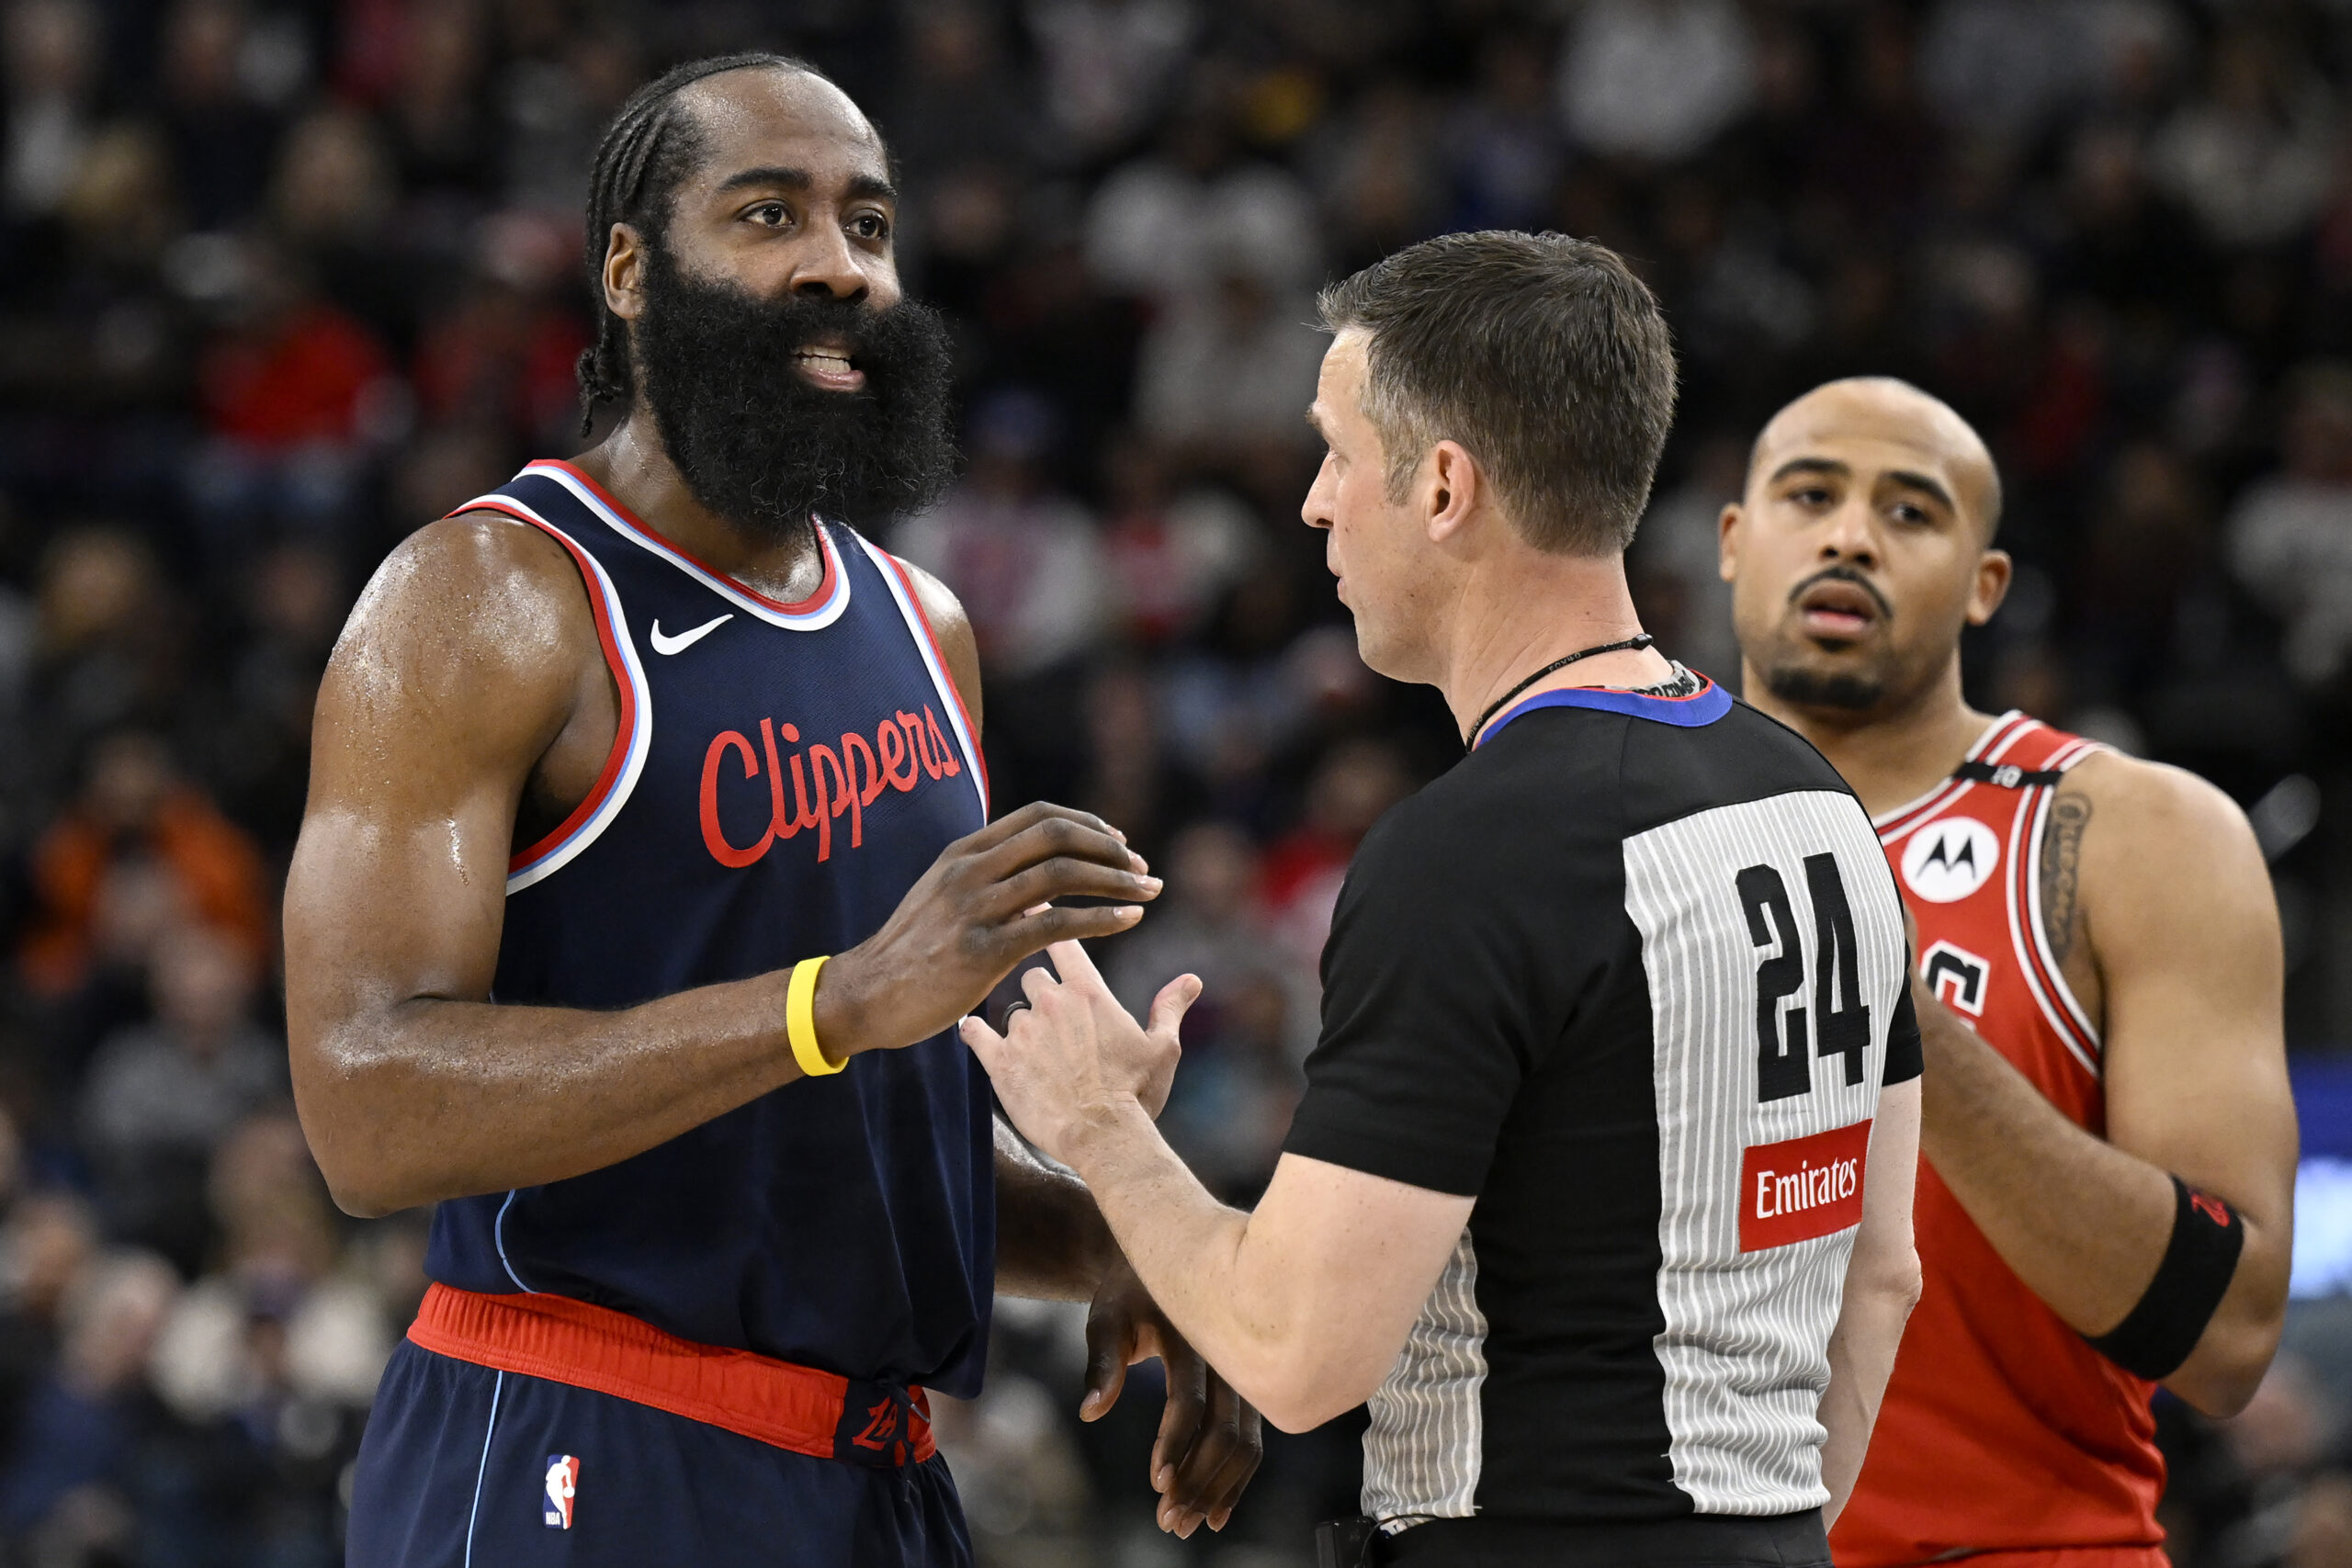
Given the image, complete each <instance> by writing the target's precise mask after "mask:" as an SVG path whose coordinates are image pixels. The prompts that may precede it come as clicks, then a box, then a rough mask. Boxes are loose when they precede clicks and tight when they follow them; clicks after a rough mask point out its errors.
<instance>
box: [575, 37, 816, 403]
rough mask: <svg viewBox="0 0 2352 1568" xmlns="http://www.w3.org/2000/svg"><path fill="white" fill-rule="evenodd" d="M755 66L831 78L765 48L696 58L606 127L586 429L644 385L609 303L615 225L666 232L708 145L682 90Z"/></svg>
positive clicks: (596, 209)
mask: <svg viewBox="0 0 2352 1568" xmlns="http://www.w3.org/2000/svg"><path fill="white" fill-rule="evenodd" d="M747 69H758V70H768V71H788V72H792V73H796V74H799V75H804V76H816V77H819V78H820V79H829V78H825V76H824V73H822V72H820V71H819V70H818V69H817V68H816V67H815V66H813V65H811V64H809V62H807V61H805V60H795V59H794V58H792V56H790V55H788V54H771V53H767V52H765V51H758V52H752V53H747V54H718V55H713V56H711V57H710V58H708V59H707V60H690V61H688V62H685V63H684V64H683V65H677V66H673V67H672V68H671V69H669V70H668V71H665V72H663V73H662V74H661V75H659V76H657V77H655V78H654V79H653V80H652V81H650V82H648V83H647V84H645V85H643V86H641V87H639V89H638V90H637V91H636V92H634V93H631V94H630V95H629V96H628V102H627V103H624V104H623V105H621V107H620V111H619V112H618V113H617V114H616V115H614V116H613V121H612V123H611V124H610V125H608V126H606V127H605V136H604V140H603V141H599V142H598V143H597V144H596V163H595V168H594V172H593V173H592V174H591V175H589V179H588V232H587V235H586V240H585V244H584V247H583V249H584V254H585V256H586V260H587V264H588V293H589V297H590V298H591V299H594V301H595V306H596V337H595V342H594V344H591V345H590V346H589V347H587V348H584V349H582V350H581V353H580V361H579V365H578V367H577V374H578V376H579V378H580V434H582V435H586V434H588V432H589V428H590V426H591V425H592V424H593V423H594V420H595V415H596V405H597V404H598V403H602V402H617V403H626V402H628V400H629V399H630V397H631V396H633V395H634V394H635V392H636V390H637V377H636V372H635V371H634V369H633V368H632V367H630V365H629V359H628V327H627V325H626V324H625V323H624V322H623V321H621V319H620V318H619V317H618V316H616V315H614V314H613V312H612V309H611V307H609V306H607V305H606V304H605V248H606V246H607V245H609V244H610V243H611V236H612V231H613V225H614V224H616V223H627V224H628V225H629V226H631V227H632V228H634V229H636V230H637V231H639V232H640V233H642V234H645V235H646V236H648V237H649V238H657V239H658V238H659V237H660V235H661V232H662V230H663V229H664V228H665V227H666V226H667V225H668V223H669V219H670V204H671V198H672V197H674V196H675V195H676V194H677V188H678V182H679V181H680V180H682V179H684V177H685V175H686V172H687V171H688V170H689V169H691V168H692V167H693V166H694V161H695V154H696V153H698V152H700V151H701V150H702V128H701V126H700V125H698V124H697V123H695V118H694V117H693V116H692V115H689V114H684V113H681V112H679V109H678V107H677V97H678V93H679V91H680V90H681V89H682V88H684V87H688V86H691V85H694V84H695V83H696V82H699V81H701V80H702V79H703V78H704V77H706V76H716V75H718V73H720V72H722V71H741V70H747Z"/></svg>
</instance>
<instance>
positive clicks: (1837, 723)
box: [1741, 657, 1993, 817]
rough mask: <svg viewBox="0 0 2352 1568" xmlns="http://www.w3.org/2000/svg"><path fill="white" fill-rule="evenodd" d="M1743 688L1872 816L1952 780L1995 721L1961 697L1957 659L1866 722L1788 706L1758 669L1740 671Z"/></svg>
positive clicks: (1828, 711)
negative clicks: (1811, 748) (1825, 762)
mask: <svg viewBox="0 0 2352 1568" xmlns="http://www.w3.org/2000/svg"><path fill="white" fill-rule="evenodd" d="M1741 685H1742V687H1743V695H1744V696H1745V698H1746V700H1747V701H1748V702H1749V703H1752V704H1753V705H1756V706H1757V707H1758V708H1761V709H1762V710H1763V711H1764V712H1766V713H1768V714H1770V715H1771V716H1773V717H1774V718H1777V719H1779V720H1780V721H1781V723H1782V724H1785V725H1787V726H1788V727H1789V728H1792V729H1793V730H1795V731H1796V732H1797V733H1798V734H1800V735H1802V736H1804V738H1805V739H1807V740H1810V741H1812V742H1813V743H1814V745H1815V746H1816V747H1818V748H1819V749H1820V751H1821V754H1822V755H1823V756H1825V757H1826V758H1828V759H1829V764H1830V766H1832V767H1834V768H1836V769H1837V770H1838V773H1839V774H1840V775H1842V776H1843V777H1844V779H1845V781H1846V782H1847V783H1848V784H1851V785H1852V786H1853V788H1854V793H1855V794H1856V795H1860V797H1861V801H1862V807H1863V809H1865V810H1866V811H1868V812H1869V813H1870V814H1871V816H1873V817H1879V816H1883V815H1884V814H1885V813H1887V812H1889V811H1893V810H1895V809H1896V808H1898V807H1903V806H1905V805H1908V804H1909V803H1910V802H1912V801H1914V800H1917V799H1918V798H1919V797H1920V796H1921V795H1926V794H1927V793H1928V791H1930V790H1932V789H1934V788H1935V787H1936V785H1938V784H1941V783H1942V782H1943V781H1944V780H1945V779H1947V778H1950V777H1951V773H1952V770H1953V769H1955V768H1957V767H1959V766H1960V764H1961V763H1962V761H1965V760H1966V759H1967V756H1968V749H1969V748H1970V747H1972V746H1973V745H1975V744H1976V741H1977V739H1978V738H1979V737H1980V736H1982V735H1983V734H1984V733H1985V726H1987V725H1989V724H1991V723H1992V722H1993V719H1992V716H1991V715H1989V714H1982V713H1979V712H1977V711H1976V710H1975V709H1974V708H1972V707H1970V706H1969V705H1968V704H1967V702H1966V701H1965V700H1964V699H1963V698H1962V696H1961V693H1960V660H1959V659H1958V658H1957V657H1955V658H1954V659H1953V660H1952V661H1951V664H1949V665H1947V666H1946V667H1945V669H1944V671H1943V673H1942V674H1941V675H1939V677H1938V678H1937V679H1936V680H1934V681H1932V682H1928V684H1927V685H1926V686H1925V687H1923V688H1922V689H1921V690H1920V692H1919V693H1918V694H1917V695H1916V696H1915V697H1913V698H1912V699H1911V700H1910V701H1908V702H1905V703H1903V704H1901V705H1898V706H1896V707H1894V708H1892V709H1887V710H1882V711H1880V712H1878V713H1873V714H1870V715H1867V716H1864V715H1858V714H1848V713H1841V712H1838V711H1837V710H1835V709H1827V708H1809V707H1798V706H1796V705H1792V704H1790V703H1786V702H1783V701H1781V699H1780V698H1778V697H1776V696H1774V695H1773V694H1772V693H1771V692H1770V690H1769V689H1768V688H1767V687H1766V685H1765V683H1764V681H1763V679H1762V677H1760V676H1759V675H1758V674H1757V672H1756V669H1755V667H1754V666H1753V665H1745V664H1744V665H1742V667H1741Z"/></svg>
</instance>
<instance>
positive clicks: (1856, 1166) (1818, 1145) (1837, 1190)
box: [1739, 1119, 1871, 1252]
mask: <svg viewBox="0 0 2352 1568" xmlns="http://www.w3.org/2000/svg"><path fill="white" fill-rule="evenodd" d="M1870 1151H1871V1124H1870V1122H1869V1121H1868V1120H1867V1119H1865V1120H1863V1121H1860V1122H1855V1123H1854V1124H1853V1125H1852V1126H1850V1127H1833V1128H1831V1129H1830V1130H1829V1131H1828V1132H1826V1133H1815V1134H1812V1135H1811V1136H1810V1137H1804V1138H1789V1139H1786V1140H1784V1141H1783V1142H1781V1143H1777V1144H1763V1145H1758V1146H1756V1147H1754V1148H1751V1149H1749V1150H1748V1151H1747V1158H1745V1159H1743V1160H1742V1161H1740V1166H1739V1249H1740V1251H1742V1252H1761V1251H1763V1250H1764V1249H1765V1248H1767V1247H1786V1246H1788V1245H1789V1243H1791V1242H1792V1241H1810V1240H1812V1239H1813V1238H1814V1237H1815V1236H1817V1235H1830V1234H1832V1233H1833V1232H1836V1231H1842V1230H1844V1229H1845V1228H1846V1227H1847V1226H1849V1225H1858V1224H1861V1222H1862V1162H1863V1161H1864V1160H1865V1159H1867V1158H1869V1156H1870Z"/></svg>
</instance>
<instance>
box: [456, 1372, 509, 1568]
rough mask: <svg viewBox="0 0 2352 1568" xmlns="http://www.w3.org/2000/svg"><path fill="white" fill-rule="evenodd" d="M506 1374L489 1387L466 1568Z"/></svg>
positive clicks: (469, 1566)
mask: <svg viewBox="0 0 2352 1568" xmlns="http://www.w3.org/2000/svg"><path fill="white" fill-rule="evenodd" d="M505 1388H506V1374H505V1373H504V1372H501V1373H499V1374H498V1381H497V1382H494V1383H492V1384H491V1385H490V1425H489V1426H487V1427H483V1428H482V1434H481V1468H480V1469H478V1470H476V1471H475V1472H474V1506H473V1511H472V1512H471V1513H469V1514H468V1515H467V1516H466V1568H474V1526H475V1525H476V1524H477V1523H479V1522H480V1521H481V1483H482V1478H483V1477H484V1476H486V1475H488V1474H489V1473H490V1439H491V1438H493V1437H495V1436H496V1435H497V1433H498V1396H499V1395H500V1394H501V1393H503V1392H504V1391H505Z"/></svg>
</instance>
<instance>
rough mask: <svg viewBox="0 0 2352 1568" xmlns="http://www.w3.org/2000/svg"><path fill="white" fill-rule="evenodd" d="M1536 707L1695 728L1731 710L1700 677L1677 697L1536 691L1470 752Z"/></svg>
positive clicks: (1588, 689)
mask: <svg viewBox="0 0 2352 1568" xmlns="http://www.w3.org/2000/svg"><path fill="white" fill-rule="evenodd" d="M1694 673H1695V671H1694ZM1537 708H1599V709H1600V710H1601V711H1602V712H1603V713H1622V714H1626V715H1629V716H1632V717H1634V718H1646V719H1650V720H1652V721H1654V722H1656V723H1658V724H1671V725H1677V726H1679V727H1680V728H1684V729H1697V728H1700V727H1701V726H1702V725H1709V724H1713V723H1714V722H1715V720H1717V719H1719V718H1721V717H1723V716H1724V715H1725V714H1727V713H1729V712H1730V711H1731V694H1730V693H1729V692H1726V691H1724V689H1723V688H1722V687H1721V686H1718V685H1716V684H1715V683H1714V682H1713V681H1712V680H1709V679H1708V678H1707V677H1706V676H1704V675H1701V676H1700V677H1699V689H1698V690H1697V691H1695V692H1692V693H1691V694H1689V695H1687V696H1680V697H1660V696H1654V695H1651V694H1648V693H1645V692H1627V691H1621V690H1619V689H1617V688H1615V687H1611V686H1564V687H1562V688H1561V689H1559V690H1558V691H1553V692H1538V693H1536V694H1535V695H1533V696H1532V697H1530V698H1528V699H1527V700H1526V701H1525V702H1523V703H1521V704H1519V705H1517V706H1515V707H1511V708H1509V709H1506V710H1505V711H1504V712H1503V714H1502V715H1501V716H1499V717H1498V718H1497V719H1496V720H1495V721H1494V722H1493V723H1492V724H1489V725H1487V728H1485V729H1484V730H1482V731H1480V732H1479V735H1478V738H1477V739H1476V740H1474V741H1472V742H1471V745H1470V749H1471V750H1474V751H1475V750H1477V749H1478V748H1479V747H1481V746H1484V745H1485V744H1486V743H1487V741H1489V740H1492V739H1494V738H1495V737H1496V736H1497V735H1498V734H1500V733H1501V732H1502V728H1503V726H1505V725H1507V724H1509V723H1510V722H1511V720H1513V719H1515V718H1520V717H1523V716H1526V715H1528V714H1531V713H1533V712H1534V711H1535V710H1536V709H1537Z"/></svg>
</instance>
